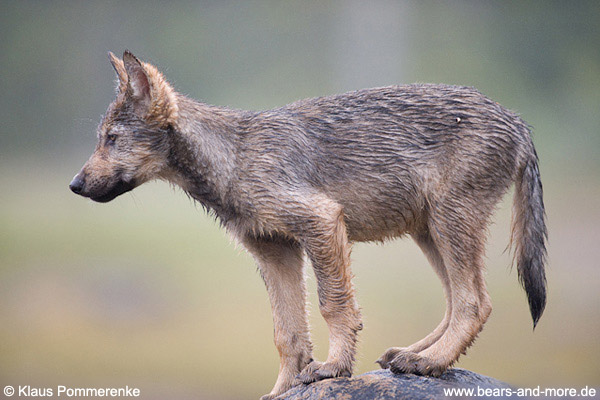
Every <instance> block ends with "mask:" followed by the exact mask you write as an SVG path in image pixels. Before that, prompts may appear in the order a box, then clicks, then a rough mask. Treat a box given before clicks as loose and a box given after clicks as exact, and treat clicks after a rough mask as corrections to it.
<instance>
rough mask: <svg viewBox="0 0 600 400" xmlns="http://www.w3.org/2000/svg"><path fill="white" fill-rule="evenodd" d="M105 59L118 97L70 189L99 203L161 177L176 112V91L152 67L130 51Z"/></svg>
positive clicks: (105, 117)
mask: <svg viewBox="0 0 600 400" xmlns="http://www.w3.org/2000/svg"><path fill="white" fill-rule="evenodd" d="M108 55H109V58H110V62H111V64H112V66H113V67H114V69H115V71H116V73H117V77H118V86H117V98H116V99H115V100H114V101H113V102H112V104H111V105H110V106H109V107H108V110H107V111H106V114H105V115H104V117H103V119H102V122H101V123H100V125H99V127H98V143H97V145H96V149H95V151H94V153H93V154H92V156H91V157H90V159H89V160H88V161H87V162H86V163H85V165H84V166H83V168H82V169H81V171H80V172H79V173H78V174H77V175H75V177H74V178H73V180H72V181H71V184H70V185H69V187H70V188H71V190H72V191H73V192H74V193H76V194H79V195H81V196H84V197H89V198H91V199H92V200H94V201H98V202H103V203H104V202H108V201H110V200H112V199H114V198H115V197H117V196H119V195H121V194H123V193H125V192H128V191H130V190H132V189H133V188H135V187H136V186H139V185H141V184H142V183H144V182H147V181H149V180H152V179H155V178H159V177H161V174H163V173H164V171H165V169H166V168H167V156H168V152H169V134H170V132H171V131H172V126H173V124H174V123H175V121H176V119H177V111H178V108H177V100H176V94H175V91H174V90H173V89H172V88H171V86H169V84H168V83H167V81H166V80H165V79H164V77H163V76H162V75H161V73H160V72H158V70H157V69H156V68H155V67H154V66H152V65H150V64H147V63H143V62H140V60H138V59H137V58H136V57H135V56H134V55H133V54H131V53H130V52H129V51H125V53H124V54H123V59H122V60H120V59H119V58H117V57H115V55H114V54H112V53H109V54H108Z"/></svg>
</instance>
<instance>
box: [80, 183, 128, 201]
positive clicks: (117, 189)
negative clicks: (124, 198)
mask: <svg viewBox="0 0 600 400" xmlns="http://www.w3.org/2000/svg"><path fill="white" fill-rule="evenodd" d="M134 188H135V184H134V183H133V182H126V181H119V182H117V184H116V185H115V186H113V187H112V188H110V190H109V191H108V192H106V193H104V194H102V195H100V196H90V199H92V200H94V201H96V202H98V203H107V202H109V201H111V200H112V199H114V198H115V197H117V196H120V195H122V194H123V193H127V192H129V191H130V190H133V189H134Z"/></svg>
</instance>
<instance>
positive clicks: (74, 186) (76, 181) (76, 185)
mask: <svg viewBox="0 0 600 400" xmlns="http://www.w3.org/2000/svg"><path fill="white" fill-rule="evenodd" d="M84 183H85V182H84V181H83V179H81V177H80V176H79V174H77V175H75V178H73V180H72V181H71V183H70V184H69V188H70V189H71V190H72V191H73V193H75V194H81V191H82V190H83V185H84Z"/></svg>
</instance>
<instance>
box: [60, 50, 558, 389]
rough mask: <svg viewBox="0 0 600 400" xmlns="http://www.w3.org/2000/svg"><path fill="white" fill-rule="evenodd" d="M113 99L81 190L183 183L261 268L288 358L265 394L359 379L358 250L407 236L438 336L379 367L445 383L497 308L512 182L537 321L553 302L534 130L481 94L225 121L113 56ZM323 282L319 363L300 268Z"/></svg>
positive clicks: (389, 93) (416, 91)
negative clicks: (488, 247)
mask: <svg viewBox="0 0 600 400" xmlns="http://www.w3.org/2000/svg"><path fill="white" fill-rule="evenodd" d="M109 57H110V61H111V63H112V66H113V67H114V69H115V71H116V73H117V77H118V87H117V97H116V100H114V102H113V103H112V104H111V105H110V106H109V107H108V111H107V112H106V115H105V116H104V118H103V120H102V122H101V124H100V126H99V128H98V144H97V146H96V149H95V151H94V153H93V154H92V156H91V157H90V159H89V160H88V161H87V162H86V163H85V165H84V166H83V168H82V169H81V171H80V172H79V173H78V174H77V175H76V176H75V177H74V178H73V181H72V182H71V184H70V188H71V190H72V191H73V192H75V193H77V194H79V195H81V196H84V197H89V198H91V199H92V200H94V201H98V202H108V201H110V200H112V199H114V198H115V197H117V196H119V195H121V194H123V193H125V192H127V191H130V190H132V189H133V188H135V187H137V186H139V185H141V184H143V183H144V182H147V181H150V180H153V179H162V180H165V181H168V182H171V183H173V184H176V185H178V186H180V187H181V188H182V189H183V190H184V191H185V192H186V193H188V194H189V195H190V196H191V197H193V198H194V199H195V200H197V201H198V202H199V203H201V204H202V205H203V206H204V207H205V208H206V209H208V210H210V212H212V213H214V215H215V216H216V217H217V218H218V219H219V220H220V221H221V223H222V224H223V226H224V227H225V228H226V229H227V231H229V232H230V233H231V234H232V236H234V237H235V239H236V240H237V241H239V242H240V243H241V244H242V245H243V246H244V247H245V248H246V249H247V250H248V251H249V252H250V253H251V254H252V255H253V256H254V258H255V259H256V262H257V264H258V266H259V270H260V273H261V275H262V278H263V279H264V281H265V284H266V286H267V291H268V294H269V298H270V301H271V307H272V311H273V322H274V326H275V328H274V332H275V345H276V347H277V350H278V351H279V355H280V362H281V364H280V369H279V376H278V377H277V382H276V383H275V386H274V388H273V390H272V391H271V392H270V394H268V395H265V396H264V397H263V398H264V399H271V398H274V397H276V396H277V395H280V394H282V393H283V392H285V391H286V390H288V389H289V388H290V387H292V386H293V385H295V384H299V383H310V382H314V381H318V380H321V379H326V378H333V377H339V376H350V375H351V373H352V367H353V363H354V358H355V352H356V349H355V348H356V341H357V334H358V331H360V330H361V328H362V323H361V315H360V309H359V306H358V304H357V302H356V299H355V296H354V287H353V284H352V272H351V270H350V250H351V247H352V243H354V242H365V241H385V240H388V239H391V238H394V237H398V236H401V235H403V234H408V235H410V236H411V237H412V238H413V239H414V240H415V242H416V243H417V244H418V245H419V246H420V247H421V249H422V250H423V252H424V253H425V255H426V256H427V258H428V259H429V261H430V263H431V265H432V266H433V268H434V270H435V272H436V273H437V275H438V276H439V278H440V279H441V281H442V283H443V287H444V293H445V298H446V313H445V316H444V318H443V320H442V322H441V323H440V324H439V326H438V327H437V328H435V329H434V330H433V332H431V333H430V334H429V335H427V336H426V337H425V338H424V339H422V340H420V341H418V342H416V343H414V344H412V345H410V346H408V347H393V348H390V349H388V350H387V351H385V353H384V354H383V355H382V356H381V358H380V359H379V360H378V361H377V362H378V363H379V364H380V365H381V367H382V368H390V369H391V370H392V371H393V372H394V373H415V374H421V375H429V376H439V375H440V374H442V373H443V372H444V371H445V370H446V369H447V368H448V367H449V366H451V365H452V364H453V363H454V362H456V361H457V359H458V357H459V356H460V355H461V354H464V353H465V351H466V350H467V348H468V347H469V346H470V345H471V344H472V343H473V340H474V339H475V337H476V336H477V334H478V333H479V332H480V331H481V329H482V327H483V324H484V323H485V322H486V320H487V318H488V316H489V315H490V312H491V310H492V306H491V304H490V298H489V296H488V293H487V291H486V286H485V279H484V244H485V237H486V227H487V226H488V223H489V221H490V217H491V215H492V212H493V211H494V207H495V205H496V204H497V203H498V202H499V200H500V199H501V198H502V196H503V195H504V194H505V193H506V191H507V190H508V189H509V187H510V186H511V184H512V183H513V182H514V183H515V187H516V190H515V196H514V218H513V223H512V237H511V243H512V244H513V245H514V247H515V258H516V262H517V267H518V273H519V279H520V281H521V283H522V285H523V287H524V288H525V291H526V292H527V296H528V300H529V308H530V310H531V315H532V317H533V324H534V326H535V325H536V324H537V322H538V320H539V318H540V316H541V315H542V312H543V310H544V306H545V304H546V278H545V272H544V264H545V257H546V248H545V247H546V236H547V233H546V226H545V213H544V204H543V201H542V184H541V181H540V174H539V171H538V158H537V155H536V152H535V149H534V146H533V143H532V140H531V136H530V131H529V128H528V126H527V124H526V123H525V122H523V121H522V120H521V119H520V118H519V117H518V116H517V115H515V114H514V113H512V112H510V111H508V110H506V109H505V108H503V107H502V106H500V105H499V104H498V103H496V102H494V101H491V100H489V99H488V98H487V97H485V96H483V95H482V94H481V93H479V92H478V91H477V90H475V89H473V88H468V87H458V86H446V85H429V84H418V85H408V86H390V87H382V88H376V89H365V90H358V91H354V92H349V93H346V94H341V95H336V96H329V97H321V98H315V99H308V100H301V101H298V102H295V103H292V104H290V105H287V106H284V107H281V108H276V109H273V110H268V111H261V112H253V111H240V110H231V109H228V108H224V107H216V106H211V105H207V104H204V103H200V102H198V101H195V100H192V99H190V98H187V97H185V96H183V95H181V94H179V93H177V92H176V91H175V90H173V88H172V87H171V86H170V85H169V83H167V81H166V80H165V78H164V77H163V75H162V74H161V73H160V72H159V71H158V70H157V69H156V68H155V67H154V66H152V65H150V64H147V63H144V62H140V61H139V60H138V59H137V58H136V57H135V56H134V55H133V54H131V53H130V52H128V51H126V52H125V53H124V54H123V58H122V59H119V58H117V57H115V56H114V55H113V54H112V53H109ZM305 256H306V257H307V258H308V259H309V260H310V262H311V264H312V267H313V269H314V273H315V275H316V278H317V287H318V295H319V309H320V311H321V314H322V315H323V318H324V319H325V321H326V322H327V325H328V328H329V354H328V357H327V360H325V361H324V362H319V361H314V360H313V358H312V345H311V341H310V336H309V327H308V321H307V314H306V285H305V267H304V264H305V263H304V257H305Z"/></svg>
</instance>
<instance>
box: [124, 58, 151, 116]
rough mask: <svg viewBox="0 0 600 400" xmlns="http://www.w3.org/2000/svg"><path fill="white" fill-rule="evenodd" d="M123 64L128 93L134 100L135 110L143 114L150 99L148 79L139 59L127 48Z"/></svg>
mask: <svg viewBox="0 0 600 400" xmlns="http://www.w3.org/2000/svg"><path fill="white" fill-rule="evenodd" d="M123 64H124V66H125V71H127V77H128V80H127V91H128V94H129V95H131V97H132V99H133V101H134V105H135V107H134V108H135V110H136V112H139V113H140V114H144V113H145V112H146V111H147V110H148V108H149V107H150V103H151V101H152V95H151V93H152V88H151V86H150V79H149V78H148V75H147V74H146V70H145V69H144V66H143V65H142V63H141V62H140V60H138V59H137V58H136V56H134V55H133V54H131V53H130V52H129V51H128V50H126V51H125V53H123Z"/></svg>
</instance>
